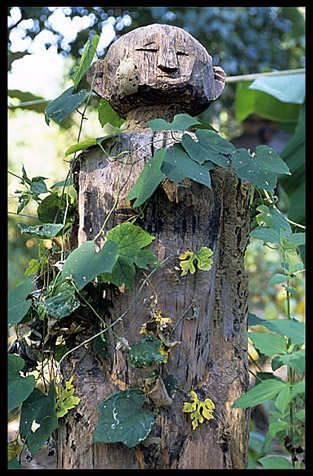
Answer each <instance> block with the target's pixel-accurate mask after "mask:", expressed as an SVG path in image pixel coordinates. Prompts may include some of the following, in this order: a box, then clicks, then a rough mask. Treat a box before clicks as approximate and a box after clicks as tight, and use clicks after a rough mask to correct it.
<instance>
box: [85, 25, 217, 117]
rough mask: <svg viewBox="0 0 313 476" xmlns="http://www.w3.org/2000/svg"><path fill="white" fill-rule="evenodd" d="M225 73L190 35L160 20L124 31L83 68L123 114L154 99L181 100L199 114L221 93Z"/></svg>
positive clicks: (183, 106) (161, 101) (186, 108)
mask: <svg viewBox="0 0 313 476" xmlns="http://www.w3.org/2000/svg"><path fill="white" fill-rule="evenodd" d="M94 75H95V78H94V80H93V77H94ZM225 79H226V74H225V72H224V71H223V70H222V68H220V67H219V66H214V67H213V64H212V58H211V56H210V55H209V54H208V52H207V51H206V49H205V48H204V47H203V46H202V45H201V44H200V43H199V42H198V41H197V40H196V39H195V38H193V36H191V35H190V34H189V33H187V32H186V31H185V30H183V29H182V28H178V27H176V26H170V25H160V24H153V25H149V26H144V27H141V28H137V29H136V30H133V31H131V32H130V33H127V34H125V35H123V36H122V37H120V38H119V39H118V40H116V41H115V42H114V43H113V44H112V45H111V46H110V48H109V50H108V53H107V55H106V57H105V59H104V60H100V61H97V62H96V63H94V64H93V65H92V67H91V68H90V70H89V71H88V72H87V81H88V82H89V84H92V80H93V90H94V91H95V92H96V93H97V94H99V95H100V96H101V97H103V98H105V99H106V100H107V101H108V102H109V103H110V104H111V106H112V107H113V108H114V109H115V110H116V111H117V113H118V114H119V115H120V116H121V117H124V118H125V117H126V116H127V114H128V112H129V111H131V110H132V109H134V108H137V107H138V106H147V107H149V106H153V105H156V104H157V105H161V104H164V105H168V104H180V106H181V109H182V110H184V111H185V112H186V113H189V114H192V115H196V114H199V113H200V112H203V111H204V110H205V109H206V108H207V107H209V105H210V104H211V102H212V101H215V100H216V99H217V98H218V97H219V96H220V94H221V92H222V90H223V88H224V84H225Z"/></svg>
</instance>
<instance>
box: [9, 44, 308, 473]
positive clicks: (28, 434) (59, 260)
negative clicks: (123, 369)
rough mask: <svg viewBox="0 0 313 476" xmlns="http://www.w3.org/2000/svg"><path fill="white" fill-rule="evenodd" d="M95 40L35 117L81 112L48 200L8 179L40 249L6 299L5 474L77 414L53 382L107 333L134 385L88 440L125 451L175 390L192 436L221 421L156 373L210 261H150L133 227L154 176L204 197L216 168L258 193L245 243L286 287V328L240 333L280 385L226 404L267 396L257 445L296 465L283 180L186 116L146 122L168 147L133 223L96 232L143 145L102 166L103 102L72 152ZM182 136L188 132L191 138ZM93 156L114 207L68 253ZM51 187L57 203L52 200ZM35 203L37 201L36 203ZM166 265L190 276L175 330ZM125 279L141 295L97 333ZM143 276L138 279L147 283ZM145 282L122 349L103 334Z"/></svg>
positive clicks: (267, 323)
mask: <svg viewBox="0 0 313 476" xmlns="http://www.w3.org/2000/svg"><path fill="white" fill-rule="evenodd" d="M98 41H99V37H98V36H97V35H95V36H94V38H93V40H92V41H90V40H88V42H87V43H86V45H85V48H84V52H83V55H82V59H81V62H80V65H79V68H78V70H77V72H76V73H75V74H74V76H73V77H72V79H73V82H74V86H72V87H71V88H69V89H68V90H66V91H65V92H64V93H62V94H61V95H60V96H59V97H58V98H56V99H55V100H54V101H52V102H51V103H50V104H49V105H48V106H47V108H46V111H45V119H46V122H47V124H48V125H49V122H50V120H54V121H56V122H57V123H60V122H61V121H62V120H63V119H65V118H66V117H67V116H68V115H69V114H71V113H72V112H73V111H75V110H77V111H78V107H80V106H81V105H82V104H83V103H84V102H85V104H84V107H83V111H82V112H80V115H81V122H80V126H79V132H78V137H77V143H76V144H74V145H72V146H71V147H69V149H68V150H67V151H66V153H65V156H66V157H67V156H69V155H71V154H74V157H73V159H72V160H71V161H70V167H69V171H68V174H67V176H66V178H65V180H64V181H63V182H61V183H58V184H55V185H54V186H53V187H51V189H50V190H48V188H47V186H46V182H45V180H46V179H45V178H44V177H41V176H39V177H33V178H32V179H30V178H29V177H28V176H27V173H26V170H25V168H24V166H22V174H21V176H17V175H16V174H13V173H12V172H10V173H11V174H12V175H15V176H16V177H17V178H19V180H20V182H21V185H22V186H23V187H24V189H23V190H19V191H18V192H17V197H18V206H17V212H16V214H17V215H20V216H25V217H30V215H27V214H25V213H24V214H23V213H21V212H22V211H23V210H24V208H25V207H26V206H27V205H28V204H29V203H30V201H31V200H33V201H35V202H36V203H37V204H38V208H37V216H36V218H37V219H38V221H39V223H38V224H37V225H35V226H29V225H25V224H22V223H20V224H18V226H19V228H20V230H21V233H27V234H30V235H32V236H34V237H36V238H37V239H39V240H41V241H39V245H38V259H33V260H31V261H30V263H29V266H28V268H27V269H26V272H25V275H26V276H33V279H32V281H31V282H30V281H29V280H27V281H25V282H23V283H22V284H20V285H19V286H17V287H16V288H15V289H13V290H12V291H11V292H10V293H9V298H8V310H9V318H8V326H9V328H11V327H13V326H14V327H15V329H16V339H15V341H14V342H13V344H12V345H11V347H10V349H9V355H8V365H9V379H8V380H9V395H8V396H9V411H16V410H15V409H17V408H21V415H20V427H19V431H18V433H17V435H16V438H15V439H14V441H13V442H11V443H10V445H9V461H11V464H12V467H13V466H14V464H18V466H19V465H20V463H21V457H22V451H23V449H24V447H25V446H27V447H28V451H29V452H30V454H31V456H30V457H32V456H33V455H34V454H35V453H36V452H37V451H38V450H39V449H40V448H41V447H42V446H43V445H44V443H45V442H46V441H47V440H48V441H49V438H51V435H52V433H53V432H54V431H55V430H56V429H57V428H58V419H59V418H63V417H64V416H65V415H66V414H67V413H68V411H70V410H71V409H72V408H74V407H75V406H76V405H79V401H80V399H79V398H78V397H77V396H75V387H74V385H75V382H74V383H73V377H71V378H70V379H69V380H68V381H66V382H65V381H64V379H63V377H62V374H61V364H62V363H63V361H64V360H65V359H66V358H67V357H68V356H69V355H70V354H71V353H72V352H74V351H75V350H77V349H79V348H80V347H81V346H83V345H86V344H87V343H89V342H92V341H93V350H94V351H95V352H97V351H98V352H99V354H100V355H102V356H103V357H105V358H107V357H108V355H107V351H106V348H107V346H108V342H107V340H106V339H105V333H106V332H111V333H112V334H113V335H114V337H115V338H116V339H117V340H118V342H119V343H120V345H121V346H122V347H123V349H124V350H125V351H127V352H128V357H129V363H130V365H131V366H132V367H133V368H134V369H137V370H138V372H139V374H140V376H141V382H142V384H141V386H139V387H138V388H129V389H127V390H124V391H120V392H117V393H115V394H114V395H111V396H110V397H108V398H106V399H105V400H104V401H103V402H101V404H100V405H99V406H98V409H99V412H100V418H99V422H98V425H97V427H96V430H95V433H94V436H93V442H102V443H114V442H122V443H124V444H125V445H126V446H127V447H129V448H132V447H134V446H136V445H138V444H139V443H140V442H142V441H144V439H145V438H147V436H148V435H149V433H150V431H151V429H152V427H153V424H154V417H155V414H156V413H158V412H159V411H160V408H162V407H167V406H170V405H171V404H172V401H173V398H174V395H175V391H177V390H178V391H182V392H183V393H184V394H186V395H189V396H190V397H191V399H192V401H193V402H192V403H190V402H185V403H184V407H183V409H182V411H183V412H186V413H190V416H191V419H192V427H193V429H194V430H195V429H196V428H197V426H198V424H199V423H203V422H204V421H205V420H209V419H211V418H214V417H215V416H216V417H217V418H220V417H219V415H218V413H217V412H216V411H214V403H213V402H212V400H210V399H206V400H205V401H204V402H202V401H200V400H199V399H198V396H197V394H196V392H195V391H194V390H191V389H189V392H186V390H184V389H181V388H180V387H179V386H178V382H177V379H176V377H175V376H174V375H167V377H165V378H163V377H161V375H163V373H162V371H161V369H162V365H164V364H166V362H167V360H168V359H169V358H170V351H171V349H172V348H173V347H174V346H176V345H179V342H177V341H170V339H171V337H172V335H173V334H174V332H175V329H176V328H177V326H178V324H179V323H180V322H181V320H182V319H184V317H185V316H186V314H187V313H188V311H189V310H190V309H192V310H193V316H192V318H189V319H196V318H197V315H198V308H197V307H196V296H197V280H198V274H199V272H204V271H209V270H210V267H211V264H212V263H213V261H212V259H211V258H210V256H212V254H213V252H212V251H211V250H210V249H208V248H207V247H205V246H203V247H202V248H201V249H200V250H185V251H184V252H183V253H182V254H180V255H179V253H177V254H172V255H170V256H168V257H167V258H166V259H165V260H163V262H161V263H158V262H157V260H156V257H155V255H154V253H153V252H152V251H150V250H147V249H144V248H145V247H146V246H148V245H149V244H150V243H151V242H152V241H153V240H154V239H155V238H154V237H153V236H151V235H150V234H149V233H148V232H146V231H145V230H143V229H142V228H141V227H139V226H137V225H135V224H134V223H135V221H136V220H137V219H138V217H139V216H140V217H142V216H143V210H144V207H145V206H146V204H147V202H148V200H149V199H150V198H151V196H152V195H153V193H154V192H155V190H156V189H157V187H158V186H159V184H160V183H161V182H162V181H163V180H164V178H168V179H169V180H171V181H173V182H174V183H176V184H178V183H179V182H180V181H181V180H182V179H184V178H190V179H192V180H194V181H196V182H198V183H201V184H203V185H206V186H207V187H209V188H211V171H212V170H213V169H214V167H216V166H219V167H223V168H225V169H226V170H233V171H234V172H235V173H236V174H237V176H238V178H239V179H240V180H241V181H242V182H243V181H246V180H248V181H249V182H250V183H251V184H252V188H253V191H254V193H256V192H257V193H258V194H259V196H260V198H257V199H254V200H252V199H251V211H252V213H253V217H252V221H253V231H252V232H251V236H254V237H255V238H258V239H261V240H263V242H264V243H265V244H266V245H268V244H269V243H270V244H274V246H276V247H277V248H278V250H279V252H280V254H281V258H282V263H281V266H282V270H283V273H277V274H274V276H273V277H272V278H271V281H270V284H273V285H275V284H277V283H286V284H283V286H284V287H285V289H286V302H287V315H286V320H284V319H283V320H264V319H260V318H258V317H257V316H254V315H251V314H250V316H249V324H250V325H256V324H258V325H259V324H260V325H263V326H264V327H265V328H266V329H268V330H269V331H270V332H272V333H271V334H268V333H266V334H261V333H258V332H248V333H247V334H248V337H249V338H250V340H251V341H252V342H253V344H254V346H255V347H256V348H257V349H258V350H259V351H260V352H261V353H264V355H266V356H269V357H270V358H272V368H273V371H274V370H276V369H278V368H279V367H281V366H283V365H287V368H288V382H282V381H281V380H277V378H274V376H273V377H272V378H269V379H267V380H263V379H262V377H261V376H260V374H259V375H257V374H256V380H257V383H258V385H256V387H254V388H252V389H251V390H249V391H248V392H247V393H246V394H245V395H243V396H242V397H240V398H239V399H237V400H236V401H235V402H234V404H233V407H234V408H245V407H249V406H253V405H256V404H257V403H261V402H264V401H267V400H270V399H272V398H276V400H275V408H276V410H275V411H274V412H273V413H272V415H271V422H270V428H269V432H268V436H267V440H266V442H265V443H266V444H268V443H270V442H271V441H272V439H273V438H274V437H278V438H279V439H280V440H281V441H282V443H283V444H284V447H285V448H286V449H287V451H289V452H290V453H291V454H292V465H293V467H295V466H296V456H295V455H296V453H297V452H298V453H299V452H300V450H299V448H300V447H301V442H302V439H301V438H302V433H301V428H300V423H301V416H302V413H301V412H302V406H303V401H304V347H303V345H304V337H303V336H304V331H303V325H302V323H300V322H297V321H295V320H294V319H292V315H291V307H290V296H291V294H292V293H293V292H294V288H293V287H291V284H290V283H291V280H292V278H293V277H294V276H295V275H296V274H297V273H299V272H302V271H303V270H304V266H303V263H302V262H301V260H300V259H299V255H298V252H297V247H298V246H301V245H303V244H304V240H305V237H304V233H302V232H300V233H295V232H293V230H292V228H291V225H292V226H294V227H295V228H297V227H300V228H301V229H302V228H303V227H302V226H301V225H298V224H295V223H294V222H292V221H290V220H288V219H287V218H286V217H285V216H284V215H283V214H282V213H281V212H280V211H279V210H278V208H277V207H276V205H275V198H274V195H273V193H274V189H275V187H276V184H277V176H278V175H280V174H289V169H288V167H287V165H286V164H285V163H284V162H283V160H282V159H281V158H280V157H279V155H278V154H277V153H276V152H275V151H274V150H273V149H271V148H269V147H266V146H258V147H257V148H256V152H255V153H254V154H251V153H250V151H247V150H246V149H239V150H237V149H235V147H234V146H233V145H232V144H231V143H230V142H229V141H227V140H226V139H224V138H222V137H221V136H220V135H219V134H218V133H216V132H215V131H214V130H212V129H203V128H201V129H199V128H197V126H199V125H201V123H200V122H199V121H198V120H197V119H195V118H193V117H191V116H189V115H187V114H178V115H176V116H175V117H174V120H173V122H172V123H168V122H166V121H164V120H163V119H155V120H153V121H150V122H149V126H150V128H151V129H152V131H159V130H168V131H170V137H169V138H168V139H167V140H168V141H170V145H169V147H166V148H163V149H158V150H157V151H156V152H155V154H154V155H153V157H152V158H151V159H150V160H149V162H148V163H147V164H146V165H145V166H144V168H143V169H142V172H141V174H140V176H139V177H138V179H137V181H136V183H135V185H134V186H133V188H132V189H131V191H130V193H129V195H128V197H127V199H128V200H129V201H132V202H133V207H134V208H136V209H137V210H136V213H135V214H134V217H133V218H132V220H131V221H130V222H125V223H122V224H121V225H118V226H116V227H115V228H113V229H111V230H108V231H107V232H105V231H104V230H105V228H106V225H107V222H108V220H109V218H110V216H111V215H112V213H113V212H114V210H115V208H116V206H117V204H118V200H119V196H120V187H121V182H122V177H123V174H124V171H125V168H126V166H127V165H128V162H129V160H130V158H131V157H132V156H133V155H136V154H137V153H138V151H139V150H140V149H141V148H142V147H146V146H147V145H148V144H144V145H143V146H141V147H140V148H138V149H137V150H134V151H123V152H121V153H119V154H118V155H116V156H114V157H111V156H109V155H108V154H107V152H106V150H105V148H104V147H103V143H104V142H105V140H106V139H107V138H108V137H111V136H112V135H114V134H116V133H119V132H120V130H121V129H120V127H117V125H119V126H120V123H121V119H120V118H118V116H117V115H115V113H114V111H113V110H111V109H110V106H109V104H108V103H106V101H104V100H101V101H100V104H99V117H101V118H103V117H105V115H106V111H109V112H110V117H111V118H113V119H112V122H113V124H112V129H111V132H110V134H108V135H106V136H104V137H101V138H97V139H86V140H83V141H81V142H80V137H81V133H82V127H83V121H84V119H85V118H86V116H85V114H86V110H87V106H88V104H89V100H90V97H91V93H92V86H91V89H90V91H89V93H87V91H86V90H84V89H82V90H80V91H78V92H75V93H74V91H77V88H78V85H79V83H80V80H81V79H82V77H83V75H84V74H85V72H86V71H87V70H88V69H89V67H90V65H91V62H92V60H93V57H94V54H95V52H96V48H97V44H98ZM114 115H115V116H116V122H114V121H115V119H114V117H115V116H114ZM101 120H103V119H101ZM102 125H103V124H102ZM190 128H192V131H195V132H191V130H190ZM188 129H189V130H188ZM174 132H178V135H177V136H175V135H174ZM162 141H164V139H163V138H162ZM157 142H159V141H158V140H154V141H152V142H150V143H149V144H153V145H154V146H155V145H156V144H157ZM173 142H174V143H173ZM92 146H98V147H100V149H101V150H102V152H103V153H104V154H105V155H106V157H107V160H109V161H114V160H119V161H121V160H122V164H123V166H122V169H121V172H120V176H119V180H118V184H117V190H116V198H115V201H114V204H113V206H112V208H111V210H110V211H109V213H108V215H107V217H106V219H105V221H104V222H103V224H102V226H101V228H100V230H99V232H98V234H97V235H96V236H95V237H94V238H93V239H92V240H90V241H87V242H85V243H83V244H82V245H81V246H79V247H78V248H76V249H75V250H73V251H71V252H70V253H68V252H67V249H68V247H69V246H68V241H69V237H70V234H71V230H72V225H73V222H74V217H75V213H76V203H75V201H74V199H73V198H72V196H71V195H70V193H69V188H70V187H71V186H72V185H73V181H72V180H71V173H72V171H73V167H74V164H75V161H76V154H77V152H79V151H82V150H85V149H87V148H88V147H92ZM121 158H122V159H121ZM140 160H142V159H140ZM58 187H62V190H61V193H60V194H59V193H57V192H56V189H57V188H58ZM42 194H48V195H47V196H46V197H45V198H42V197H41V195H42ZM32 218H34V217H32ZM100 237H102V238H103V239H104V245H103V246H102V248H101V249H100V250H99V251H98V252H96V250H95V241H96V240H97V239H98V238H100ZM47 239H49V240H51V248H50V249H45V248H44V246H43V240H47ZM169 260H176V264H179V265H180V267H181V279H183V277H184V276H185V275H186V274H187V273H190V274H194V291H193V296H192V299H191V302H190V304H189V306H188V307H187V308H186V309H185V310H184V312H183V313H182V315H181V316H179V317H178V318H177V320H176V322H175V323H173V322H172V318H171V317H163V315H162V313H163V310H162V309H160V308H159V307H158V297H157V290H155V289H154V287H153V286H152V284H151V280H150V278H151V276H152V275H153V274H154V273H155V272H157V271H158V269H159V268H164V267H165V266H166V265H167V262H168V261H169ZM178 260H179V261H178ZM136 269H140V270H141V271H142V272H143V273H144V277H145V279H144V280H143V283H142V285H141V286H140V288H139V290H138V292H137V293H136V294H134V297H133V301H132V303H131V304H130V306H129V307H128V308H127V309H126V310H125V311H124V313H123V314H121V315H120V316H119V317H118V318H117V319H116V320H115V321H114V322H113V323H112V324H111V325H107V324H106V323H105V320H104V318H103V316H101V312H102V313H103V310H100V309H99V308H98V307H97V301H98V299H97V296H99V295H103V292H105V291H106V290H107V289H109V288H110V289H112V290H113V291H116V290H117V289H118V287H120V286H122V285H123V286H124V287H125V289H126V290H127V289H129V290H132V287H133V284H134V279H135V278H134V277H135V273H136ZM144 270H146V271H147V270H148V271H147V274H146V273H145V271H144ZM146 284H148V285H149V286H150V287H151V289H152V292H153V295H154V296H152V298H151V300H150V301H149V302H146V303H145V305H147V306H148V308H149V313H150V319H149V320H148V321H147V322H146V323H145V324H144V325H143V327H142V330H141V334H143V335H144V337H143V338H142V339H141V340H140V341H139V342H137V343H136V344H134V345H133V346H130V345H129V343H128V342H127V339H126V337H127V336H118V335H117V333H116V332H115V331H114V329H113V328H114V326H115V325H116V324H117V323H118V322H120V321H121V320H123V319H124V318H125V316H126V315H127V314H128V312H129V311H130V310H131V309H132V307H133V306H134V304H135V303H136V301H138V298H139V296H140V294H141V291H142V290H143V288H144V286H146ZM104 303H105V304H104V307H105V309H104V314H106V315H107V316H109V315H110V313H109V305H110V302H109V301H108V300H107V299H106V300H104ZM86 308H88V310H89V311H90V312H91V314H92V316H93V317H94V319H91V320H90V319H87V318H85V317H84V313H83V312H82V313H81V314H82V315H81V317H80V319H79V320H77V321H76V313H77V310H78V309H86ZM22 324H27V325H28V326H29V328H30V334H29V336H28V337H27V338H24V337H21V336H20V333H19V326H20V325H22ZM92 326H93V330H94V333H93V335H92V336H90V337H89V338H88V339H86V340H84V342H81V343H80V344H79V345H75V344H73V342H74V340H73V338H75V335H76V334H77V333H78V332H81V331H82V330H86V329H88V328H90V327H92ZM99 329H100V330H99ZM97 339H101V341H99V340H97ZM96 343H97V344H96ZM147 370H149V373H148V374H147V376H145V377H143V371H145V372H146V371H147ZM146 373H147V372H146ZM47 374H48V377H47ZM40 384H43V386H41V387H40V388H44V391H42V390H41V389H40V388H39V386H40ZM145 402H148V403H149V404H150V407H152V411H150V410H149V411H148V410H145V409H143V405H144V404H145ZM34 404H35V405H34ZM34 422H36V423H37V426H38V425H39V427H38V428H37V429H34V428H33V427H32V424H33V423H34ZM287 442H288V444H287ZM264 445H265V444H264ZM288 448H289V449H288ZM290 448H292V450H290ZM17 462H18V463H17Z"/></svg>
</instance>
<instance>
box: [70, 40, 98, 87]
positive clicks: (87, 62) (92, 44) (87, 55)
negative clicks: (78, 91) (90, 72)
mask: <svg viewBox="0 0 313 476" xmlns="http://www.w3.org/2000/svg"><path fill="white" fill-rule="evenodd" d="M99 39H100V37H99V35H95V36H94V37H93V38H92V40H91V41H90V40H88V41H87V43H86V44H85V47H84V50H83V54H82V57H81V60H80V63H79V67H78V70H77V71H76V73H74V74H73V76H72V80H73V81H74V85H75V88H77V86H78V84H79V82H80V80H81V79H82V77H83V75H84V74H85V73H86V71H87V69H89V68H90V66H91V63H92V60H93V58H94V56H95V54H96V51H97V46H98V43H99Z"/></svg>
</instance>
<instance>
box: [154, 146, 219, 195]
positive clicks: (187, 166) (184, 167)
mask: <svg viewBox="0 0 313 476" xmlns="http://www.w3.org/2000/svg"><path fill="white" fill-rule="evenodd" d="M213 168H214V165H213V164H212V162H209V161H207V162H204V164H202V165H200V164H199V163H198V162H196V161H195V160H192V159H191V158H190V157H189V155H188V154H187V153H186V152H185V151H184V149H183V148H182V146H181V145H180V144H175V145H174V146H171V147H169V148H168V149H167V150H166V153H165V156H164V159H163V163H162V165H161V172H163V173H164V174H165V175H166V176H167V177H168V178H169V179H170V180H172V181H173V182H175V183H176V184H178V183H179V182H180V181H181V180H183V179H184V178H190V179H192V180H194V181H195V182H198V183H202V184H203V185H206V186H207V187H209V188H211V177H210V173H209V170H212V169H213Z"/></svg>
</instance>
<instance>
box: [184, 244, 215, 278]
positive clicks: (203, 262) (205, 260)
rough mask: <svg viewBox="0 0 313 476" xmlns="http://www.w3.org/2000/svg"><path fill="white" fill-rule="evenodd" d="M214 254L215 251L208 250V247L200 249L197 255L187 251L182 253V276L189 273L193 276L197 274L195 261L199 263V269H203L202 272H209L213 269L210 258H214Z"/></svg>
mask: <svg viewBox="0 0 313 476" xmlns="http://www.w3.org/2000/svg"><path fill="white" fill-rule="evenodd" d="M212 254H213V251H212V250H210V249H209V248H207V247H206V246H203V247H202V248H200V250H199V251H198V252H197V253H195V252H193V251H186V252H185V253H182V254H181V255H180V256H179V259H180V260H181V262H180V263H179V264H180V267H181V268H182V273H181V276H185V274H187V273H188V271H189V272H190V273H191V274H194V273H195V271H196V268H195V261H196V262H197V267H198V269H201V270H202V271H209V270H210V268H211V264H212V263H213V261H212V260H211V259H210V256H212Z"/></svg>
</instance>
